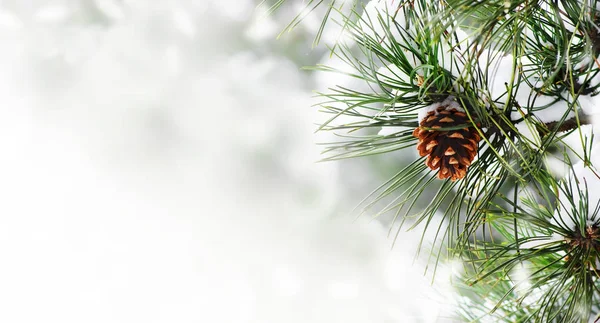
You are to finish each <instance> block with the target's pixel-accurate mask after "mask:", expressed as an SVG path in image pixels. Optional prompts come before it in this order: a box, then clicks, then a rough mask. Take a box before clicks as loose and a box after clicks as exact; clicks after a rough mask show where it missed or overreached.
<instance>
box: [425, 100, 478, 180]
mask: <svg viewBox="0 0 600 323" xmlns="http://www.w3.org/2000/svg"><path fill="white" fill-rule="evenodd" d="M469 125H470V121H469V118H468V117H467V115H466V114H465V113H464V112H463V111H459V110H458V109H456V108H454V107H452V108H450V107H449V105H441V106H439V107H438V108H437V109H436V110H435V111H429V112H428V113H427V115H426V116H425V117H424V118H423V119H422V120H421V124H420V126H419V127H418V128H416V129H415V130H414V131H413V136H415V137H417V138H418V139H419V144H418V145H417V150H419V155H421V156H427V160H426V161H425V164H426V165H427V166H428V167H429V168H431V169H432V170H436V169H439V171H438V178H439V179H446V178H450V179H451V180H452V181H456V180H458V179H461V178H463V177H465V175H466V174H467V167H469V165H471V162H472V161H473V159H474V158H475V155H477V146H478V144H479V140H481V137H480V136H479V134H478V133H477V130H475V128H473V127H470V126H469ZM457 126H464V127H465V128H459V129H452V130H450V129H448V130H443V129H447V128H456V127H457ZM437 129H440V130H437Z"/></svg>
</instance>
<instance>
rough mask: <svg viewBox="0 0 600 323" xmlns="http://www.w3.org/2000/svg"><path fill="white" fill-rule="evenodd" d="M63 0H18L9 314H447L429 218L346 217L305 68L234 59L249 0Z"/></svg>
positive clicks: (92, 318)
mask: <svg viewBox="0 0 600 323" xmlns="http://www.w3.org/2000/svg"><path fill="white" fill-rule="evenodd" d="M50 2H53V1H34V2H32V3H31V8H29V7H27V6H22V4H21V2H11V4H12V5H5V6H4V4H5V2H3V6H4V7H3V8H2V10H3V11H4V12H7V14H6V16H7V17H14V19H12V18H11V19H7V21H9V23H4V24H3V23H0V41H2V43H3V44H5V46H4V47H3V48H4V50H3V51H2V52H0V69H1V70H2V73H0V97H2V102H3V103H2V105H1V106H0V115H1V117H0V145H2V147H3V148H4V153H3V157H2V158H0V177H1V178H2V181H1V184H0V189H1V193H2V196H3V199H2V203H0V258H1V259H2V266H0V286H2V288H0V303H1V304H2V310H1V311H0V321H2V322H14V323H25V322H61V323H69V322H90V323H93V322H103V323H104V322H148V323H152V322H181V323H185V322H215V323H219V322H227V323H229V322H257V323H258V322H260V323H269V322H273V323H275V322H277V323H279V322H286V323H287V322H289V323H294V322H303V323H304V322H327V323H332V322H346V323H353V322H361V323H362V322H403V323H404V322H411V321H413V322H416V321H420V322H439V321H443V318H442V316H443V315H444V314H445V313H448V311H447V309H446V308H445V307H444V305H445V304H447V303H448V302H451V301H452V297H451V296H449V295H448V294H445V293H446V291H447V288H448V286H447V284H443V283H442V282H444V281H445V279H446V278H448V277H449V275H450V273H445V272H444V268H441V269H440V270H441V271H439V272H438V274H437V277H438V279H437V280H436V283H435V285H433V286H432V285H431V281H430V280H429V279H427V278H424V277H423V275H422V273H423V267H422V265H421V264H420V263H419V262H417V263H416V264H415V265H414V267H413V266H412V264H413V256H414V251H415V250H414V249H415V245H416V241H418V238H419V237H420V236H419V229H417V230H416V231H415V233H413V234H401V235H400V240H399V241H398V243H397V245H396V248H395V249H393V250H392V251H390V243H391V241H390V240H388V239H386V232H387V230H386V229H387V228H385V227H382V226H381V225H380V224H378V223H377V222H373V221H371V222H369V221H366V220H365V219H364V218H363V219H361V220H359V221H356V222H353V221H352V219H350V218H348V217H344V216H336V213H337V212H336V211H335V206H336V205H339V204H344V203H354V202H355V201H346V200H345V199H344V194H343V192H344V190H343V189H344V188H343V187H340V186H339V185H338V184H337V183H338V182H337V176H338V171H339V169H338V165H337V164H335V163H321V164H316V163H315V160H317V159H318V158H319V150H320V147H318V146H316V145H315V144H314V142H313V137H312V133H313V131H314V125H313V124H312V121H313V120H314V118H315V116H314V113H315V110H314V109H311V108H310V93H309V91H308V89H305V88H304V87H303V82H302V80H301V79H300V78H299V76H298V68H297V67H296V66H295V65H294V64H292V63H290V62H289V61H288V60H287V59H285V58H282V57H274V56H273V55H264V56H259V55H257V54H256V53H252V52H246V53H245V54H244V53H241V54H236V55H233V54H232V52H234V51H235V50H234V49H236V48H237V46H240V44H232V43H231V41H232V39H235V38H236V37H238V36H239V35H243V26H241V25H240V26H237V27H235V26H236V24H237V23H238V22H240V21H242V22H245V23H249V22H250V15H249V12H248V11H249V10H248V8H251V7H248V4H247V2H244V1H243V2H237V1H229V2H228V5H223V4H218V3H217V2H216V1H211V2H210V3H209V5H206V4H204V5H198V3H197V2H196V1H183V0H178V1H170V2H169V3H164V2H148V1H131V0H130V1H124V2H120V1H112V2H110V3H109V2H106V1H105V3H106V6H111V5H112V6H120V7H119V8H120V9H122V10H120V9H119V8H114V7H113V8H112V9H106V8H108V7H103V8H104V9H103V10H104V11H106V10H108V11H110V12H112V13H111V14H109V16H110V17H108V18H110V19H108V21H103V22H102V23H99V22H98V21H96V20H93V19H89V16H88V14H89V11H87V10H92V9H90V8H95V7H94V6H92V5H91V4H92V3H95V2H92V1H79V2H78V3H80V4H81V6H76V5H74V6H73V7H69V10H68V12H69V15H71V16H72V17H74V20H73V21H69V22H68V23H67V22H65V23H63V22H61V21H60V20H56V21H53V22H52V24H46V25H44V26H43V28H42V27H40V26H39V25H38V23H39V22H37V21H35V19H37V18H36V17H39V16H38V15H37V14H36V12H38V11H37V10H36V9H39V8H40V7H41V5H50V4H51V3H50ZM56 3H57V4H59V3H62V2H61V1H57V2H56ZM230 7H231V8H230ZM232 7H236V8H232ZM96 9H98V8H97V7H96ZM229 9H235V10H233V11H230V10H229ZM94 12H95V11H94ZM100 12H102V11H100ZM120 12H122V13H123V14H122V15H121V14H120ZM96 13H97V12H95V13H94V15H95V14H96ZM94 15H92V16H94ZM94 17H95V16H94ZM177 17H179V18H177ZM182 17H187V18H182ZM42 18H43V17H42ZM44 19H46V18H44ZM177 19H179V22H177ZM10 21H13V22H15V23H10ZM17 21H18V22H22V26H21V27H20V28H13V27H14V26H15V24H17V23H16V22H17ZM236 28H237V29H236ZM65 34H68V35H71V36H73V35H74V34H75V35H77V36H76V37H75V36H73V37H71V38H69V40H70V41H64V36H65ZM67 57H71V58H70V59H67ZM353 176H360V175H359V174H355V175H353ZM436 295H438V296H437V298H436Z"/></svg>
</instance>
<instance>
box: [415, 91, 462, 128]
mask: <svg viewBox="0 0 600 323" xmlns="http://www.w3.org/2000/svg"><path fill="white" fill-rule="evenodd" d="M442 106H443V107H446V109H456V110H458V111H465V110H464V109H463V108H462V106H461V105H460V103H459V102H458V101H456V98H455V97H453V96H449V97H447V98H446V99H445V100H444V101H442V102H435V103H433V104H430V105H428V106H426V107H423V108H421V109H419V112H418V117H417V119H418V120H419V122H420V121H421V120H423V119H424V118H425V117H426V116H427V114H428V113H429V112H431V111H434V112H435V114H438V112H437V111H436V109H437V108H439V107H442Z"/></svg>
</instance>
